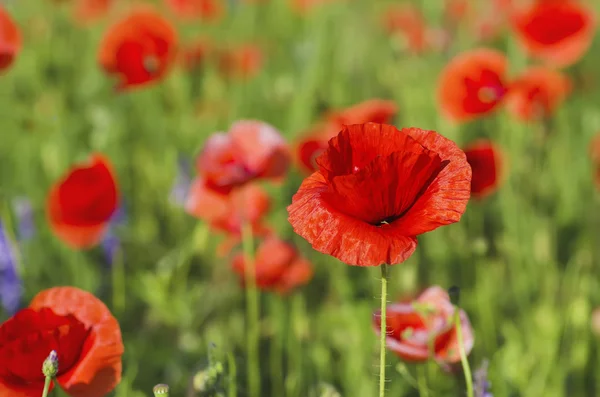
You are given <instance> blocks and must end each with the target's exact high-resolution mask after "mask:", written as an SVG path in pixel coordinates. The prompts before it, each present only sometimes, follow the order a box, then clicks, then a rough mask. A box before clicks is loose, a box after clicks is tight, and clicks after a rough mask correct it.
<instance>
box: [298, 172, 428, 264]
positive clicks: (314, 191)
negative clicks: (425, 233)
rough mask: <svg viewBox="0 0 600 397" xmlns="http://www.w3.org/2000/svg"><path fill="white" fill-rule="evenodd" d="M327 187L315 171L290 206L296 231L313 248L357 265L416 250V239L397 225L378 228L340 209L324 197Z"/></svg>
mask: <svg viewBox="0 0 600 397" xmlns="http://www.w3.org/2000/svg"><path fill="white" fill-rule="evenodd" d="M328 189H329V186H328V185H327V182H326V180H325V178H324V177H323V175H321V174H320V173H319V172H315V173H314V174H312V175H311V176H309V177H308V178H306V179H305V180H304V182H302V185H301V186H300V188H299V189H298V192H297V193H296V194H295V195H294V197H293V199H292V204H291V205H290V206H288V212H289V218H288V219H289V221H290V223H291V225H292V227H293V228H294V231H295V232H296V233H298V234H299V235H300V236H302V237H304V238H305V239H306V240H307V241H308V242H309V243H311V244H312V246H313V248H314V249H316V250H317V251H319V252H322V253H324V254H329V255H332V256H334V257H336V258H338V259H339V260H341V261H342V262H344V263H347V264H349V265H357V266H379V265H381V264H382V263H388V264H397V263H401V262H403V261H405V260H406V259H407V258H408V257H409V256H410V255H412V253H413V252H414V251H415V249H416V247H417V239H416V238H415V237H409V236H406V235H404V233H403V230H402V229H401V228H397V227H395V226H394V224H391V225H384V226H382V227H376V226H372V225H369V224H367V223H365V222H362V221H360V220H358V219H354V218H352V217H351V216H348V215H345V214H343V213H341V212H339V211H338V210H337V209H336V208H334V207H332V206H331V205H330V204H329V203H328V202H327V201H326V200H324V198H323V194H324V193H325V192H327V191H328Z"/></svg>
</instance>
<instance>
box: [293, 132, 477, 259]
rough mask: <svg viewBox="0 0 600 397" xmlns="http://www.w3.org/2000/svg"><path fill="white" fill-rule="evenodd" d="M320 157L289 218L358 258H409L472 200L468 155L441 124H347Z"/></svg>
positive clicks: (337, 251)
mask: <svg viewBox="0 0 600 397" xmlns="http://www.w3.org/2000/svg"><path fill="white" fill-rule="evenodd" d="M317 164H318V165H319V170H318V171H317V172H315V173H313V174H312V175H311V176H309V177H308V178H306V179H305V180H304V182H302V185H301V186H300V189H299V190H298V192H297V193H296V194H295V195H294V197H293V198H292V204H291V205H290V206H289V207H288V213H289V221H290V223H291V225H292V227H293V228H294V231H295V232H296V233H298V234H299V235H300V236H302V237H304V238H305V239H306V240H307V241H308V242H309V243H311V244H312V246H313V248H314V249H316V250H317V251H319V252H322V253H325V254H329V255H332V256H334V257H336V258H338V259H339V260H341V261H342V262H345V263H347V264H350V265H358V266H379V265H381V264H382V263H387V264H390V265H394V264H398V263H401V262H403V261H404V260H406V259H407V258H408V257H409V256H410V255H412V253H413V252H414V250H415V249H416V247H417V236H418V235H419V234H422V233H426V232H429V231H432V230H434V229H436V228H438V227H439V226H442V225H447V224H450V223H454V222H457V221H458V220H459V219H460V217H461V215H462V213H463V212H464V210H465V207H466V205H467V202H468V200H469V195H470V190H471V187H470V184H471V167H470V166H469V164H468V163H467V161H466V156H465V154H464V153H463V152H462V150H460V149H459V148H458V147H457V146H456V145H455V144H454V143H453V142H452V141H450V140H448V139H446V138H444V137H443V136H441V135H439V134H438V133H436V132H434V131H426V130H421V129H419V128H404V129H402V130H400V131H399V130H397V129H396V128H395V127H393V126H390V125H384V124H375V123H366V124H358V125H351V126H346V127H344V129H343V130H342V131H341V132H340V134H339V135H338V136H336V137H334V138H332V139H331V140H330V141H329V147H328V148H327V150H326V151H325V153H323V154H322V155H321V156H320V157H319V158H318V159H317Z"/></svg>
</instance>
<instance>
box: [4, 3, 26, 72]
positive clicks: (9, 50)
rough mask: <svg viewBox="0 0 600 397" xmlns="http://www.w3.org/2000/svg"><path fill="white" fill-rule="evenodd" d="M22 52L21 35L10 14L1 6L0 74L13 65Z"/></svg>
mask: <svg viewBox="0 0 600 397" xmlns="http://www.w3.org/2000/svg"><path fill="white" fill-rule="evenodd" d="M19 51H21V33H20V32H19V28H18V27H17V25H15V23H14V22H13V20H12V18H11V16H10V15H9V14H8V12H7V11H6V10H5V9H4V8H3V7H2V6H0V72H2V71H3V70H5V69H8V67H9V66H10V65H12V63H13V61H14V60H15V57H16V56H17V54H18V53H19Z"/></svg>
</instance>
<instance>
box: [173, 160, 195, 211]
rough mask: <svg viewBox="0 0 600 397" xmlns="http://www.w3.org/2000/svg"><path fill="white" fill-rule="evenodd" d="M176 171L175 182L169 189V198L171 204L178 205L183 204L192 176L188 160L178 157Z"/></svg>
mask: <svg viewBox="0 0 600 397" xmlns="http://www.w3.org/2000/svg"><path fill="white" fill-rule="evenodd" d="M178 163H179V164H178V167H177V168H178V172H177V177H176V178H175V183H174V184H173V188H172V189H171V197H170V200H171V202H172V203H173V204H175V205H178V206H184V205H185V199H186V197H187V194H188V190H189V189H190V184H191V181H192V178H191V176H190V172H189V169H190V162H189V160H187V159H185V158H180V159H179V161H178Z"/></svg>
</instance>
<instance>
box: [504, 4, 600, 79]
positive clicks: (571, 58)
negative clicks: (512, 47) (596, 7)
mask: <svg viewBox="0 0 600 397" xmlns="http://www.w3.org/2000/svg"><path fill="white" fill-rule="evenodd" d="M513 27H514V29H515V31H516V33H517V38H518V39H519V41H520V43H521V45H522V46H523V47H524V48H525V49H526V50H527V52H528V53H529V54H530V55H531V56H534V57H536V58H539V59H542V60H544V61H546V62H548V63H550V64H552V65H554V66H558V67H564V66H569V65H572V64H574V63H575V62H577V61H578V60H579V59H580V58H581V57H582V56H583V55H584V54H585V52H586V51H587V50H588V48H589V47H590V45H591V42H592V40H593V38H594V33H595V18H594V15H593V12H592V10H589V9H587V8H586V7H584V6H583V5H582V4H580V3H579V2H577V1H574V0H573V1H571V0H569V1H566V0H560V1H557V0H550V1H549V0H545V1H541V0H538V1H536V2H534V3H533V4H531V6H529V7H526V8H524V9H522V10H518V11H515V13H514V15H513Z"/></svg>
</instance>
